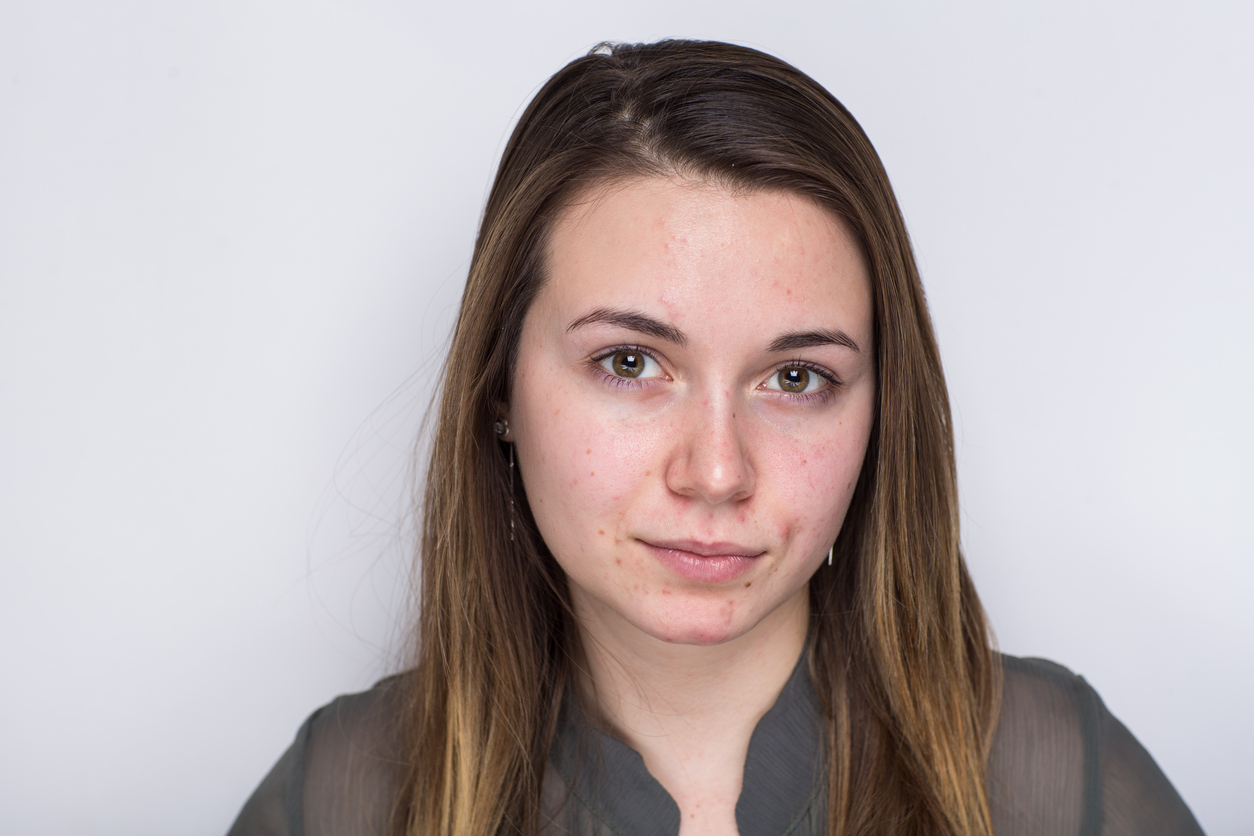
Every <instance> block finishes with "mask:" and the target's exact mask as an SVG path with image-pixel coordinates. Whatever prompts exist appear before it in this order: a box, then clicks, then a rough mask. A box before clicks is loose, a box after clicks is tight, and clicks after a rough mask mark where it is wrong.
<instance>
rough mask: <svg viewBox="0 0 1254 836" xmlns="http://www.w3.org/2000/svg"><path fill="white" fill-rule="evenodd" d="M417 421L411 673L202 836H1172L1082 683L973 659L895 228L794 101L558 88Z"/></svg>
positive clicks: (290, 759)
mask: <svg viewBox="0 0 1254 836" xmlns="http://www.w3.org/2000/svg"><path fill="white" fill-rule="evenodd" d="M441 397H442V400H441V402H440V408H439V413H438V423H437V428H436V434H435V439H434V446H433V451H434V452H433V454H432V460H431V463H430V469H429V472H428V482H427V489H426V495H425V505H424V534H423V539H422V545H421V565H422V592H421V619H420V625H419V629H418V630H417V631H416V632H417V636H418V638H417V639H416V649H415V663H414V665H413V668H412V670H411V671H410V672H408V673H406V674H403V675H401V676H398V677H394V678H392V679H389V680H385V681H384V682H382V683H380V684H379V685H378V686H376V688H374V689H373V690H372V691H370V692H367V693H366V694H361V695H355V696H352V697H345V698H341V699H340V700H337V701H336V702H334V703H332V704H331V705H330V706H328V707H326V708H324V709H322V710H320V711H319V712H317V713H315V715H314V716H313V717H311V718H310V720H309V721H308V722H307V723H306V724H305V726H304V727H303V728H302V729H301V731H300V733H299V734H298V736H297V740H296V743H295V744H293V746H292V748H291V749H289V751H288V752H287V753H286V754H285V755H284V756H283V758H282V759H281V760H280V762H279V763H278V765H277V766H276V767H275V768H274V770H273V771H272V772H271V773H270V775H269V776H268V777H267V778H266V779H265V781H264V782H263V783H262V785H261V786H260V787H259V788H258V790H257V792H256V793H255V794H254V796H253V798H252V799H250V800H249V802H248V804H247V805H246V806H245V808H244V810H243V812H242V813H241V814H240V818H239V820H238V821H237V822H236V825H235V828H234V829H233V831H232V832H233V833H236V834H253V833H292V834H297V833H305V834H322V833H396V834H401V833H404V834H413V835H414V836H418V834H423V835H424V836H426V835H427V834H431V835H432V836H434V834H492V833H528V834H532V833H545V834H548V833H627V834H635V833H640V834H645V833H649V834H652V833H675V832H678V833H681V834H684V836H694V835H695V834H706V833H711V834H712V833H720V834H722V833H735V832H737V831H739V832H740V833H742V834H745V835H746V836H748V834H759V833H761V834H766V833H771V834H775V833H778V834H783V833H796V834H803V833H849V834H854V833H856V834H878V833H884V834H888V833H902V834H906V833H910V834H913V833H919V834H924V833H928V834H931V833H947V834H968V833H976V834H988V833H994V832H995V833H997V834H1001V835H1003V836H1004V834H1036V833H1076V834H1098V833H1103V834H1123V833H1128V834H1131V833H1163V834H1173V833H1198V832H1200V831H1199V830H1198V828H1197V825H1196V823H1195V822H1194V820H1193V818H1192V816H1191V815H1190V814H1189V811H1188V809H1187V807H1185V805H1184V803H1183V802H1182V801H1181V800H1180V799H1179V797H1178V796H1177V795H1176V794H1175V792H1174V790H1173V789H1172V788H1171V786H1170V784H1169V783H1168V782H1167V780H1166V778H1165V777H1163V775H1162V773H1161V772H1160V771H1159V770H1158V769H1157V767H1156V766H1155V765H1154V762H1153V760H1152V759H1151V758H1150V757H1149V755H1148V754H1147V753H1145V751H1144V750H1143V749H1142V748H1141V747H1140V746H1139V744H1137V743H1136V741H1135V740H1134V739H1133V738H1132V737H1131V736H1130V735H1129V734H1128V732H1127V731H1126V730H1125V729H1124V728H1123V727H1122V726H1121V725H1120V724H1119V723H1118V721H1116V720H1115V719H1114V718H1113V717H1111V716H1110V714H1109V713H1108V712H1106V710H1105V709H1104V707H1103V706H1102V704H1101V702H1100V700H1099V699H1098V697H1097V696H1096V694H1095V693H1094V692H1093V691H1092V689H1090V688H1089V687H1088V686H1087V684H1085V683H1084V682H1083V680H1081V679H1079V678H1078V677H1075V676H1073V675H1071V674H1070V673H1068V672H1067V671H1065V670H1064V669H1062V668H1059V667H1058V666H1056V665H1052V664H1051V663H1047V662H1043V661H1040V660H1016V659H1011V658H1009V657H1000V656H998V655H997V654H996V653H995V652H994V651H993V650H992V649H991V646H990V636H989V632H988V629H987V627H986V624H985V620H984V614H983V611H982V609H981V607H980V603H979V599H978V597H977V596H976V593H975V590H974V588H973V587H972V584H971V581H970V578H969V577H968V575H967V572H966V569H965V567H964V565H963V561H962V557H961V553H960V550H959V537H958V511H957V488H956V476H955V471H954V457H953V439H952V431H951V426H950V415H949V406H948V400H947V396H946V391H945V383H944V378H943V375H942V372H941V365H940V359H939V353H938V350H937V346H936V340H935V337H934V335H933V333H932V327H931V323H930V320H929V318H928V313H927V308H926V304H925V301H924V297H923V290H922V286H921V284H920V281H919V277H918V272H917V269H916V267H915V264H914V260H913V256H912V253H911V249H910V245H909V239H908V237H907V234H906V231H905V228H904V225H903V223H902V219H901V214H900V212H899V210H898V208H897V205H896V201H895V198H894V197H893V193H892V190H891V187H890V186H889V183H888V179H887V176H886V175H885V173H884V171H883V168H882V166H881V164H880V161H879V159H878V157H877V156H876V154H875V151H874V149H873V148H872V147H871V145H870V143H869V141H868V140H867V138H866V137H865V135H864V134H863V132H862V130H861V129H860V128H859V126H858V125H857V123H856V122H855V121H854V120H853V118H852V117H851V116H850V115H849V114H848V112H847V111H845V109H844V108H843V107H842V106H841V105H840V104H839V103H838V102H837V101H836V100H835V99H834V98H832V97H831V95H830V94H828V93H827V92H826V91H825V90H823V89H822V88H821V87H819V86H818V85H817V84H816V83H815V82H814V81H812V80H811V79H809V78H808V77H806V76H805V75H803V74H801V73H800V72H798V71H797V70H795V69H794V68H792V67H790V66H788V65H787V64H784V63H783V62H781V61H778V60H777V59H774V58H772V57H770V56H767V55H764V54H762V53H759V52H756V51H754V50H750V49H746V48H742V47H736V46H730V45H726V44H719V43H694V42H662V43H658V44H652V45H643V46H615V47H607V48H600V49H597V50H594V52H593V53H591V54H589V55H588V56H586V57H584V58H581V59H579V60H576V61H574V62H572V63H571V64H570V65H569V66H567V67H566V68H564V69H563V70H562V71H560V72H559V73H558V74H557V75H555V76H554V77H553V78H552V79H551V80H550V81H549V82H548V84H547V85H545V87H544V88H543V89H542V90H541V91H540V92H539V94H538V95H537V96H536V98H535V100H534V101H533V102H532V103H531V105H530V106H529V107H528V109H527V111H526V112H525V113H524V114H523V117H522V119H521V121H520V123H519V125H518V127H517V128H516V130H515V131H514V134H513V136H512V137H511V139H510V142H509V144H508V146H507V148H506V149H505V153H504V156H503V159H502V161H501V165H500V169H499V172H498V174H497V178H496V182H495V184H494V186H493V189H492V192H491V195H490V196H489V199H488V204H487V208H486V210H485V213H484V218H483V224H482V228H481V230H480V234H479V238H478V240H477V242H476V246H475V255H474V259H473V261H472V264H471V269H470V275H469V278H468V282H467V286H466V291H465V296H464V299H463V303H462V308H461V313H460V317H459V320H458V323H457V328H456V332H455V335H454V339H453V345H452V349H451V352H450V356H449V359H448V365H447V368H446V370H445V379H444V388H443V393H442V396H441Z"/></svg>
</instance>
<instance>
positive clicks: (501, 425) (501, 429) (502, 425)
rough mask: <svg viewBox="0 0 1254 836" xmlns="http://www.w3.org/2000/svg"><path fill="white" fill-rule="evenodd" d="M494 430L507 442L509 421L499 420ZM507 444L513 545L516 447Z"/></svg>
mask: <svg viewBox="0 0 1254 836" xmlns="http://www.w3.org/2000/svg"><path fill="white" fill-rule="evenodd" d="M492 429H494V430H496V434H497V435H498V436H500V438H501V441H505V434H506V433H507V432H509V419H508V418H497V419H496V423H495V424H493V425H492ZM505 443H506V444H509V541H510V542H511V543H512V542H514V445H513V444H511V443H510V442H508V441H505Z"/></svg>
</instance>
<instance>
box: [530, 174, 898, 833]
mask: <svg viewBox="0 0 1254 836" xmlns="http://www.w3.org/2000/svg"><path fill="white" fill-rule="evenodd" d="M548 268H549V277H548V280H547V281H546V283H545V284H544V286H543V287H542V288H541V290H540V292H539V293H538V294H537V298H536V300H535V302H534V303H533V304H532V306H531V308H530V309H529V311H528V313H527V317H526V319H525V320H524V323H523V331H522V336H521V339H520V343H519V349H518V356H517V358H516V366H515V368H516V372H515V378H514V384H513V390H512V393H511V402H510V404H509V405H508V408H507V413H508V418H509V431H508V434H507V435H506V437H505V440H507V441H511V442H514V443H515V445H516V452H517V456H518V467H519V472H520V474H521V476H522V481H523V485H524V489H525V490H526V493H527V499H528V502H529V504H530V506H531V509H532V512H533V514H534V516H535V519H536V523H537V525H538V526H539V529H540V533H541V534H542V535H543V537H544V540H545V543H546V544H547V545H548V546H549V548H550V550H551V551H552V553H553V555H554V557H555V558H556V559H557V561H558V563H559V564H560V565H561V567H562V569H563V570H564V571H565V573H566V576H567V581H568V586H569V589H570V596H571V602H572V604H573V606H574V609H575V614H576V617H577V618H578V622H579V627H580V634H581V639H582V644H583V647H584V649H585V653H586V657H587V658H586V669H585V671H584V673H583V678H582V680H581V681H580V682H579V687H580V689H581V691H582V693H583V694H584V695H585V697H587V699H588V704H589V705H591V706H593V707H594V709H595V712H596V715H597V720H598V721H599V722H600V723H601V724H602V725H603V726H605V727H606V728H607V729H608V730H609V731H611V732H612V733H613V734H615V735H617V736H619V737H620V738H621V739H622V740H623V741H625V742H626V743H627V744H629V745H630V746H632V747H633V748H634V749H636V750H637V751H638V752H639V753H640V754H641V756H642V757H643V759H644V762H645V765H646V766H647V767H648V769H649V771H650V773H652V775H653V776H654V777H655V778H656V779H657V780H658V782H659V783H660V784H661V785H662V787H663V788H665V789H666V791H667V792H668V793H670V795H671V797H672V798H674V800H675V802H676V803H677V804H678V806H679V809H680V813H681V816H682V819H681V821H682V825H681V830H680V833H681V834H682V836H700V835H701V834H729V833H736V832H737V828H736V819H735V808H736V801H737V799H738V798H739V796H740V790H741V783H742V777H743V772H744V764H745V757H746V753H747V751H748V746H749V739H750V737H751V736H752V734H753V731H754V728H755V727H756V725H757V723H758V721H759V720H760V719H761V718H762V716H763V715H764V714H765V713H766V712H767V710H769V709H770V707H771V706H772V705H773V704H774V702H775V700H776V698H777V697H778V695H779V693H780V691H781V690H782V688H783V686H784V684H785V682H786V681H787V680H788V677H789V675H790V674H791V672H792V670H793V667H794V666H795V664H796V662H797V659H798V657H799V655H800V653H801V650H802V646H803V644H804V641H805V634H806V625H807V620H808V615H809V613H808V584H809V580H810V577H811V576H812V575H813V574H814V572H815V571H816V570H819V567H820V566H821V565H822V564H823V563H824V561H825V560H826V557H827V551H828V548H829V547H830V545H831V543H832V541H833V540H834V539H835V537H836V534H837V533H838V532H839V530H840V526H841V524H842V522H843V520H844V516H845V512H846V510H847V509H848V506H849V500H850V498H851V496H852V494H853V489H854V485H855V484H856V482H857V478H858V472H859V470H860V468H861V465H862V459H863V457H864V455H865V452H866V445H867V439H868V437H869V434H870V428H871V424H872V420H873V415H874V403H875V391H876V381H875V371H874V361H873V356H874V352H873V346H872V324H871V302H870V281H869V279H868V276H867V272H866V268H865V265H864V264H863V260H862V257H861V254H860V252H859V250H858V248H857V246H856V244H855V243H854V241H853V239H852V237H851V236H850V234H849V233H848V231H847V230H846V229H845V227H844V226H843V225H842V224H841V223H840V222H838V221H837V220H836V219H835V218H834V217H833V216H832V215H830V214H829V213H828V212H827V211H826V210H824V209H822V208H820V207H819V206H817V205H816V204H814V203H812V202H811V201H809V200H807V199H805V198H802V197H799V196H795V195H790V194H782V193H763V192H754V193H744V192H732V191H730V190H728V189H726V188H724V187H721V186H718V185H714V184H709V183H701V182H694V181H688V180H670V179H661V178H655V179H645V180H639V181H632V182H628V183H619V184H614V185H612V186H609V187H605V188H603V189H600V190H598V191H595V192H593V193H592V194H589V195H588V196H587V199H586V200H584V201H582V202H581V203H580V204H579V205H577V206H575V207H573V208H572V209H571V210H569V211H568V212H567V213H566V215H565V216H564V217H562V218H561V219H559V221H558V222H557V223H556V225H555V227H554V230H553V235H552V238H551V241H550V248H549V253H548Z"/></svg>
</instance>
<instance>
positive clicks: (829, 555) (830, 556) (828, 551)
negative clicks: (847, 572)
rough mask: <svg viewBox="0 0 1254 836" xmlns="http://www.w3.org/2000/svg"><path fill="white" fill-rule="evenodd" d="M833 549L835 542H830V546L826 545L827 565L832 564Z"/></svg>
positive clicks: (834, 548)
mask: <svg viewBox="0 0 1254 836" xmlns="http://www.w3.org/2000/svg"><path fill="white" fill-rule="evenodd" d="M835 550H836V544H835V543H832V544H831V545H830V546H828V547H827V565H828V566H831V565H832V552H833V551H835Z"/></svg>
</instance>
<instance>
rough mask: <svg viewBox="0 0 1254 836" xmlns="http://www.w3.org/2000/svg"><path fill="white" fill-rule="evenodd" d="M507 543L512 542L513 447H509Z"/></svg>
mask: <svg viewBox="0 0 1254 836" xmlns="http://www.w3.org/2000/svg"><path fill="white" fill-rule="evenodd" d="M509 541H510V542H511V543H512V542H514V445H513V444H511V445H509Z"/></svg>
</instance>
